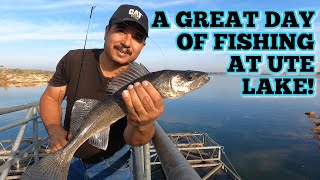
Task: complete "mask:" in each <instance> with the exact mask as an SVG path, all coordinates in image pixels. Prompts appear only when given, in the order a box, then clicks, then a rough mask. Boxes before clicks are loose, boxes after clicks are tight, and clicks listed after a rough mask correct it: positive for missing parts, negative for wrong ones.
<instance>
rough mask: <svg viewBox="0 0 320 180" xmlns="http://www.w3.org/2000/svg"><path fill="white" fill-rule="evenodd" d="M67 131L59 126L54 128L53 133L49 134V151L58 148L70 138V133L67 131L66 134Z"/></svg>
mask: <svg viewBox="0 0 320 180" xmlns="http://www.w3.org/2000/svg"><path fill="white" fill-rule="evenodd" d="M67 133H68V132H67V131H66V130H65V129H63V128H62V127H60V128H56V129H55V130H54V131H53V133H51V134H50V135H49V138H50V140H51V151H50V152H51V153H53V152H55V151H58V150H60V149H61V148H63V147H64V146H65V145H66V144H67V143H68V141H70V140H71V139H72V134H71V133H70V132H69V134H68V136H67ZM67 138H68V139H67Z"/></svg>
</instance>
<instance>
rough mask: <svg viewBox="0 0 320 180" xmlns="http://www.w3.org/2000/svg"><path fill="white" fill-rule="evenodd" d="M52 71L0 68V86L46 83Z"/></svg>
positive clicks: (24, 85) (32, 85) (28, 85)
mask: <svg viewBox="0 0 320 180" xmlns="http://www.w3.org/2000/svg"><path fill="white" fill-rule="evenodd" d="M53 73H54V72H52V71H44V70H34V69H10V68H3V67H1V68H0V87H30V86H31V87H35V86H39V85H43V84H46V83H48V81H49V80H50V78H51V77H52V75H53Z"/></svg>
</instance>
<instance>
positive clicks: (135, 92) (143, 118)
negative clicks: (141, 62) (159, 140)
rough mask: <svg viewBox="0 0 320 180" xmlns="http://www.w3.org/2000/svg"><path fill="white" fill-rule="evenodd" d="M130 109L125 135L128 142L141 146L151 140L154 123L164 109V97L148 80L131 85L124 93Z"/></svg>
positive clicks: (123, 96)
mask: <svg viewBox="0 0 320 180" xmlns="http://www.w3.org/2000/svg"><path fill="white" fill-rule="evenodd" d="M122 98H123V101H124V103H125V105H126V107H127V110H128V115H127V118H128V125H127V128H126V129H125V132H124V136H125V140H126V142H127V143H128V144H130V145H133V146H139V145H142V144H146V143H147V142H149V141H150V139H151V138H152V137H153V134H154V128H153V123H154V121H155V120H156V119H157V118H158V117H160V115H161V114H162V113H163V111H164V103H163V98H162V96H161V95H160V93H159V92H158V91H157V90H156V89H155V88H154V87H153V85H152V84H151V83H150V82H148V81H143V82H142V83H139V82H136V83H135V84H134V85H129V86H128V88H127V90H124V91H123V93H122Z"/></svg>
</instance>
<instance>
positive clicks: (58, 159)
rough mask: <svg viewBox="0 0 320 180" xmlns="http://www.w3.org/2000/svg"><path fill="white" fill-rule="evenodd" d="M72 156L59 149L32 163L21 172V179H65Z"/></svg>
mask: <svg viewBox="0 0 320 180" xmlns="http://www.w3.org/2000/svg"><path fill="white" fill-rule="evenodd" d="M71 159H72V156H69V157H68V156H66V154H65V153H64V151H63V150H62V149H61V150H60V151H57V152H55V153H53V154H50V155H48V156H46V157H44V158H43V159H41V160H40V161H38V162H37V163H35V164H33V165H32V166H30V167H29V168H27V170H26V171H25V172H24V173H23V174H22V177H21V179H23V180H66V179H67V176H68V171H69V167H70V161H71Z"/></svg>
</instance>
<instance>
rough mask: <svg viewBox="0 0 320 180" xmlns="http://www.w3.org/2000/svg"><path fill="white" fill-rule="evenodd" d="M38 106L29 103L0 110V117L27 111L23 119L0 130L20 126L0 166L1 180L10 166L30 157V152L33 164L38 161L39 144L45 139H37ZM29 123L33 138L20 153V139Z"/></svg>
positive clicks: (15, 177)
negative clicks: (7, 154)
mask: <svg viewBox="0 0 320 180" xmlns="http://www.w3.org/2000/svg"><path fill="white" fill-rule="evenodd" d="M38 105H39V103H38V102H35V103H29V104H25V105H21V106H14V107H9V108H1V109H0V115H3V114H8V113H12V112H16V111H20V110H24V109H27V113H26V116H25V118H24V119H22V120H18V121H16V122H14V123H11V124H8V125H5V126H3V127H1V128H0V132H3V131H6V130H8V129H12V128H14V127H17V126H21V127H20V130H19V132H18V135H17V137H16V139H15V140H14V143H13V145H12V147H11V149H10V154H9V156H8V157H6V158H5V159H6V161H5V163H4V164H3V165H2V166H0V172H1V176H0V179H1V180H4V179H7V176H8V173H9V171H10V168H11V167H12V165H14V164H15V163H17V162H18V161H19V160H21V159H23V158H26V157H30V154H29V152H30V151H31V152H32V158H33V161H34V162H37V161H39V144H40V143H42V142H43V141H45V139H43V140H42V141H39V137H38V118H39V117H40V116H39V112H38V110H39V106H38ZM29 122H32V123H33V137H32V142H33V143H32V144H31V145H30V146H29V147H27V148H26V149H24V150H22V151H21V150H20V149H19V147H20V145H21V142H22V138H23V136H24V134H25V131H26V127H27V125H28V123H29ZM1 145H2V144H1ZM2 147H3V146H2ZM18 151H19V154H18ZM11 178H13V179H17V178H19V176H13V177H11Z"/></svg>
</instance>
